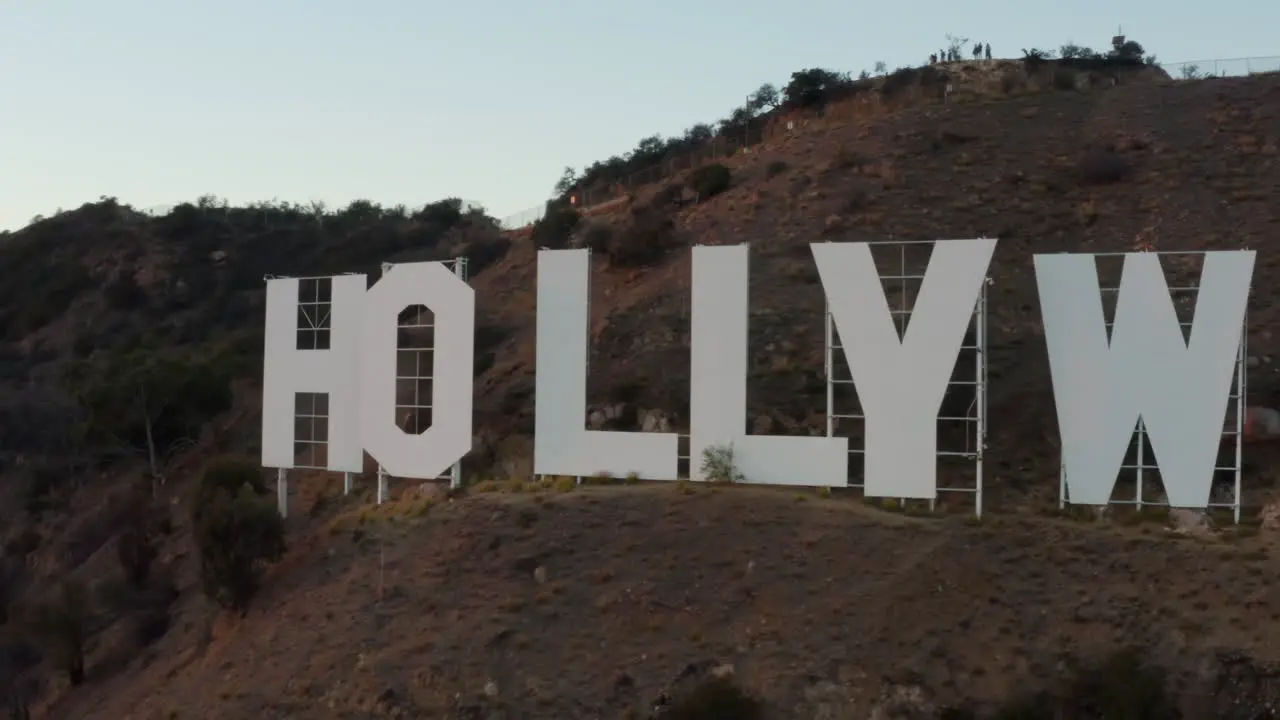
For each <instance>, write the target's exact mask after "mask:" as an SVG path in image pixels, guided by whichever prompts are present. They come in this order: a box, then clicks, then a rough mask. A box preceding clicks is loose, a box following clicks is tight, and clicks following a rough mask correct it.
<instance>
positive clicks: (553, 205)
mask: <svg viewBox="0 0 1280 720" xmlns="http://www.w3.org/2000/svg"><path fill="white" fill-rule="evenodd" d="M581 220H582V216H581V215H579V214H578V211H577V210H574V209H573V206H571V205H569V203H567V202H564V201H562V200H549V201H547V211H546V212H545V213H544V214H543V215H542V217H541V218H539V219H538V221H537V222H535V223H534V224H533V229H532V230H530V231H529V237H530V240H532V242H533V246H534V247H535V248H549V249H551V250H563V249H564V248H565V247H566V246H568V244H569V238H570V237H571V236H572V235H573V231H574V230H575V229H577V227H578V222H579V221H581Z"/></svg>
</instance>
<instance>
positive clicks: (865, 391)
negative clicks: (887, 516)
mask: <svg viewBox="0 0 1280 720" xmlns="http://www.w3.org/2000/svg"><path fill="white" fill-rule="evenodd" d="M995 247H996V241H995V240H994V239H979V240H943V241H939V242H937V243H935V244H934V246H933V253H932V254H931V255H930V256H929V266H928V268H927V269H926V270H925V274H924V280H923V281H921V285H920V292H919V294H918V295H917V297H916V302H915V306H914V307H913V308H912V310H911V316H910V320H909V322H908V323H907V330H906V332H905V333H903V337H902V339H901V340H899V338H898V329H897V326H896V325H894V322H893V315H892V314H890V311H889V304H888V301H887V300H885V295H884V286H883V284H882V283H881V281H880V275H879V273H878V272H877V271H876V263H875V259H874V258H872V256H871V247H870V246H869V245H867V244H866V243H814V244H813V245H812V248H813V258H814V261H815V262H817V264H818V275H819V277H820V278H821V279H822V288H823V290H824V291H825V292H826V294H827V303H828V304H829V305H830V308H831V315H832V319H833V321H834V323H835V326H836V330H837V331H839V333H840V341H841V344H842V345H843V346H844V354H845V359H846V361H847V362H848V363H849V371H850V374H851V375H852V376H853V384H854V387H855V388H856V389H857V391H858V399H859V400H860V401H861V403H862V412H863V415H864V416H865V417H866V420H865V422H866V435H865V442H866V454H865V463H866V469H865V479H864V482H865V486H866V488H865V493H866V494H867V495H868V496H871V497H902V498H926V499H932V498H934V497H936V496H937V492H938V459H937V451H938V410H939V409H940V408H941V407H942V400H943V397H944V396H945V395H946V392H947V386H948V385H949V384H950V383H951V375H952V372H953V371H954V370H955V365H956V358H957V357H958V356H959V354H960V347H961V346H962V345H963V344H964V336H965V333H966V331H967V330H968V328H969V323H970V320H971V318H972V317H973V309H974V305H975V304H976V303H977V301H978V295H979V292H980V291H981V289H982V284H983V283H984V282H986V275H987V266H988V265H989V264H990V263H991V254H992V252H994V251H995Z"/></svg>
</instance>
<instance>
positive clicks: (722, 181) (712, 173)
mask: <svg viewBox="0 0 1280 720" xmlns="http://www.w3.org/2000/svg"><path fill="white" fill-rule="evenodd" d="M730 182H731V177H730V173H729V168H727V167H725V166H724V165H722V164H720V163H712V164H710V165H703V166H702V167H700V168H698V169H697V170H694V171H693V172H692V173H690V174H689V189H691V190H693V191H694V192H695V193H697V194H698V200H699V202H701V201H703V200H706V199H707V198H711V197H715V196H716V195H719V194H720V193H722V192H724V191H725V190H728V189H729V184H730Z"/></svg>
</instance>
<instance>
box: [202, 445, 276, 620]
mask: <svg viewBox="0 0 1280 720" xmlns="http://www.w3.org/2000/svg"><path fill="white" fill-rule="evenodd" d="M264 485H265V484H264V483H263V481H262V473H261V471H260V470H259V469H258V467H257V465H256V464H254V463H253V462H252V461H250V460H248V459H245V458H222V459H219V460H215V461H213V462H212V463H210V464H209V467H208V468H206V469H205V472H204V475H203V476H202V477H201V479H200V485H199V486H198V487H197V489H196V497H195V498H194V501H193V503H192V511H191V515H192V525H193V527H194V528H195V537H196V546H197V548H198V550H199V553H200V579H201V581H202V583H203V585H204V592H205V595H207V596H208V597H209V598H210V599H212V600H214V601H215V602H217V603H218V604H220V605H222V606H223V607H225V608H227V609H229V610H235V611H239V612H241V613H243V612H244V611H246V610H247V609H248V607H249V602H250V601H251V600H252V599H253V596H254V595H255V594H256V593H257V590H258V587H259V580H260V577H261V571H262V566H263V564H265V563H266V562H274V561H277V560H279V559H280V557H281V556H282V555H283V554H284V550H285V543H284V521H283V519H282V518H281V517H280V514H279V512H277V510H276V507H275V504H274V503H273V502H271V501H270V500H268V499H265V498H264V497H263V493H264V492H265V487H264Z"/></svg>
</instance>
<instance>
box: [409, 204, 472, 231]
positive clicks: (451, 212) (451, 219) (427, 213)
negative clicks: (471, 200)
mask: <svg viewBox="0 0 1280 720" xmlns="http://www.w3.org/2000/svg"><path fill="white" fill-rule="evenodd" d="M413 219H414V220H418V221H419V222H425V223H432V224H434V225H439V226H440V227H442V228H443V229H448V228H451V227H453V226H454V225H457V224H458V223H459V222H461V220H462V201H461V200H459V199H458V198H448V199H446V200H440V201H439V202H433V203H431V204H430V205H427V206H425V207H423V208H422V209H421V210H419V211H418V212H416V213H414V215H413Z"/></svg>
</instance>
